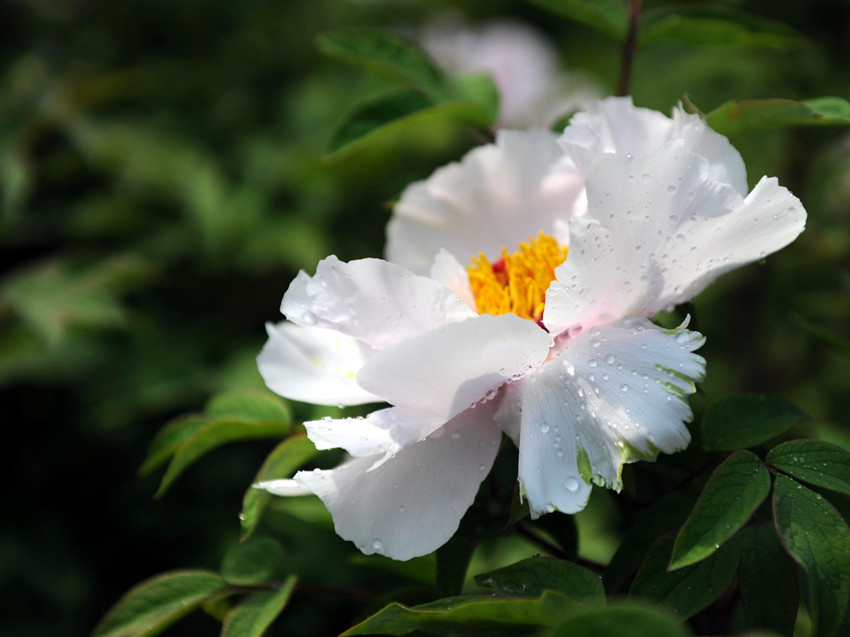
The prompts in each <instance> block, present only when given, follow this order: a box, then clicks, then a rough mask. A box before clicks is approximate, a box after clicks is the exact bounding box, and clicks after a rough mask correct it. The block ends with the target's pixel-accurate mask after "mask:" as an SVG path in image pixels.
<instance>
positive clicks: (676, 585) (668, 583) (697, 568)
mask: <svg viewBox="0 0 850 637" xmlns="http://www.w3.org/2000/svg"><path fill="white" fill-rule="evenodd" d="M672 549H673V537H672V535H667V536H665V537H663V538H661V539H660V540H658V541H657V542H656V543H655V544H653V546H652V548H651V549H650V550H649V553H648V554H647V556H646V559H645V560H644V562H643V564H642V565H641V567H640V570H639V571H638V573H637V575H636V576H635V581H634V583H633V584H632V588H631V590H630V591H629V598H647V599H651V600H653V601H656V602H658V603H660V604H661V605H663V606H666V607H668V608H670V609H671V610H672V611H673V612H674V613H676V614H677V615H678V616H679V617H680V618H682V619H687V618H688V617H690V616H691V615H693V614H695V613H697V612H699V611H700V610H702V609H703V608H705V607H706V606H708V605H709V604H711V602H713V601H714V600H716V599H717V598H718V597H720V595H722V594H723V593H724V592H725V591H726V589H727V588H728V587H729V585H730V584H731V583H732V579H733V578H734V577H735V569H736V568H737V567H738V547H737V546H735V545H734V543H732V542H728V543H726V544H724V545H722V546H721V547H720V548H719V549H718V550H717V551H716V552H715V553H714V554H713V555H711V556H709V557H708V558H707V559H705V560H703V561H702V562H699V563H698V564H692V565H691V566H685V567H683V568H680V569H678V570H675V571H671V572H668V571H667V564H669V563H670V554H671V552H672Z"/></svg>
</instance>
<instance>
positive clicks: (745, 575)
mask: <svg viewBox="0 0 850 637" xmlns="http://www.w3.org/2000/svg"><path fill="white" fill-rule="evenodd" d="M739 537H740V546H741V562H740V564H739V565H738V587H739V589H740V591H741V601H742V602H743V604H744V614H745V615H746V616H747V622H748V623H749V625H750V626H751V627H752V628H764V629H768V630H775V631H776V632H777V633H779V634H780V635H790V634H792V633H793V632H794V621H795V619H796V617H797V605H798V601H799V600H798V598H797V597H798V596H797V567H796V566H795V564H794V562H793V561H791V558H789V557H788V554H787V553H786V552H785V550H784V549H783V548H782V545H781V544H780V543H779V538H778V537H777V536H776V529H774V528H773V527H772V526H770V525H759V526H755V527H748V528H746V529H744V530H743V531H741V533H740V534H739Z"/></svg>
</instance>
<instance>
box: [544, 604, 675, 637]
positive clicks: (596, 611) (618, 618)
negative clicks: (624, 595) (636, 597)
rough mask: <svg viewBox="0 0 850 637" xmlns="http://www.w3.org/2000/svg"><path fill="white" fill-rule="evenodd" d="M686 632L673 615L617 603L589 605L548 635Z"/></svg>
mask: <svg viewBox="0 0 850 637" xmlns="http://www.w3.org/2000/svg"><path fill="white" fill-rule="evenodd" d="M689 634H690V633H689V632H688V631H687V629H686V628H685V627H684V626H683V625H682V624H681V623H680V622H679V621H678V620H677V619H676V618H675V617H673V616H671V615H670V614H668V613H665V612H663V611H662V610H661V609H658V608H653V607H652V606H642V605H639V604H636V603H634V602H632V603H619V604H616V605H611V606H607V607H605V608H593V609H591V610H589V611H587V612H586V613H582V614H581V615H577V616H575V617H572V618H570V619H568V620H567V621H566V622H565V623H564V624H561V626H559V627H558V628H557V629H556V630H555V631H553V632H552V634H551V635H552V637H607V636H608V635H616V636H617V637H687V636H688V635H689Z"/></svg>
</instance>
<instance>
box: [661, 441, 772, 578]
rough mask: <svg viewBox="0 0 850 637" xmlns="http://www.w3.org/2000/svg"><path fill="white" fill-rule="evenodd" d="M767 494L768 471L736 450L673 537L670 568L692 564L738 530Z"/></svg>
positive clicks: (754, 459) (715, 475)
mask: <svg viewBox="0 0 850 637" xmlns="http://www.w3.org/2000/svg"><path fill="white" fill-rule="evenodd" d="M769 492H770V472H769V471H768V470H767V468H765V467H764V466H763V465H762V464H761V461H760V460H759V458H758V456H757V455H756V454H754V453H752V452H750V451H737V452H735V453H733V454H732V455H731V456H729V457H728V458H727V459H726V461H725V462H723V464H721V465H720V466H719V467H717V469H715V470H714V473H712V474H711V478H709V480H708V482H707V483H706V485H705V488H704V489H703V491H702V494H701V495H700V497H699V500H697V503H696V505H694V510H693V511H692V512H691V515H690V516H689V517H688V519H687V520H686V521H685V525H684V526H683V527H682V530H681V531H680V532H679V534H678V536H677V537H676V543H675V546H674V547H673V555H672V557H671V559H670V569H671V570H674V569H678V568H682V567H683V566H688V565H689V564H695V563H696V562H699V561H700V560H703V559H705V558H706V557H708V556H709V555H711V554H712V553H714V552H715V551H716V550H717V549H719V548H720V546H721V545H722V544H723V543H725V542H726V541H727V540H728V539H729V538H731V537H732V536H733V535H735V533H737V531H738V529H740V528H741V527H742V526H744V524H745V523H746V522H747V520H749V519H750V516H751V515H752V514H753V513H754V512H755V510H756V509H757V508H758V507H759V505H760V504H761V503H762V502H763V501H764V499H765V498H766V497H767V494H768V493H769Z"/></svg>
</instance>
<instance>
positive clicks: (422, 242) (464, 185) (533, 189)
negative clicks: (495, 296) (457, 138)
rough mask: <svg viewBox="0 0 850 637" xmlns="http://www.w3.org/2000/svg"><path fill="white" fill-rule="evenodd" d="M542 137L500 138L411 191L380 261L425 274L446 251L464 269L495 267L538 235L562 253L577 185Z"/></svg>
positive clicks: (508, 134) (511, 134)
mask: <svg viewBox="0 0 850 637" xmlns="http://www.w3.org/2000/svg"><path fill="white" fill-rule="evenodd" d="M560 159H563V151H562V150H561V149H560V148H559V146H558V144H557V142H556V136H555V135H554V134H553V133H549V132H547V131H530V132H519V131H499V133H498V137H497V139H496V143H495V144H490V145H487V146H481V147H478V148H476V149H474V150H472V151H471V152H469V153H468V154H467V155H466V156H465V157H464V158H463V160H462V161H461V162H460V163H454V164H450V165H448V166H445V167H443V168H440V169H438V170H437V171H436V172H435V173H434V174H433V175H432V176H431V177H430V178H428V179H427V180H426V181H421V182H417V183H415V184H411V185H410V186H408V187H407V189H405V191H404V192H403V193H402V196H401V200H400V201H399V202H398V204H396V207H395V210H394V212H393V218H392V219H391V220H390V223H389V225H388V226H387V248H386V254H387V259H389V260H390V261H392V262H394V263H398V264H400V265H403V266H404V267H407V268H409V269H410V270H412V271H413V272H417V273H423V274H424V273H426V272H428V269H429V268H430V266H431V263H432V261H433V260H434V256H435V255H436V254H437V253H438V252H439V251H440V249H446V250H448V251H449V252H451V253H452V254H453V255H455V256H456V257H458V258H459V259H460V261H461V262H462V263H463V262H467V260H468V259H470V258H472V257H477V256H478V254H479V253H481V252H484V254H485V255H487V256H489V257H490V258H493V259H497V258H498V257H499V255H500V254H501V249H502V247H507V248H508V249H510V250H514V249H516V246H517V245H519V243H520V242H522V241H526V240H527V239H528V238H529V237H530V236H535V237H536V236H537V235H538V234H539V233H540V231H541V230H542V231H544V232H546V233H547V234H550V235H552V236H554V237H555V238H556V239H558V241H559V242H560V243H562V244H563V245H567V244H568V242H569V236H568V234H567V232H568V229H567V225H566V219H567V218H568V217H569V216H570V214H571V211H572V205H573V202H574V201H575V199H576V197H577V196H578V194H579V193H580V192H581V190H582V186H583V180H582V179H581V178H580V177H579V175H578V174H577V172H576V170H575V168H574V167H572V166H571V164H570V163H569V162H567V163H566V164H565V165H564V166H562V167H561V168H559V169H558V170H556V171H554V172H553V167H554V165H555V163H556V162H557V161H558V160H560Z"/></svg>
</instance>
